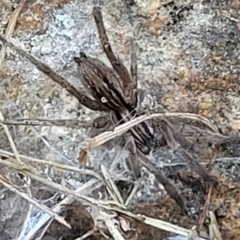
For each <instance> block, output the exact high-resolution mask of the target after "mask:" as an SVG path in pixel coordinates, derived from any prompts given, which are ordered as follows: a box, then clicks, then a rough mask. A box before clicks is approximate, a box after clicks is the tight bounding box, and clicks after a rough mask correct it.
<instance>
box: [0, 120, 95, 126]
mask: <svg viewBox="0 0 240 240" xmlns="http://www.w3.org/2000/svg"><path fill="white" fill-rule="evenodd" d="M0 123H1V124H5V125H26V126H59V127H71V128H79V127H85V128H86V127H91V126H92V125H93V123H91V122H89V121H88V122H87V121H81V120H74V119H41V118H36V119H28V118H26V119H14V120H5V121H2V122H1V121H0Z"/></svg>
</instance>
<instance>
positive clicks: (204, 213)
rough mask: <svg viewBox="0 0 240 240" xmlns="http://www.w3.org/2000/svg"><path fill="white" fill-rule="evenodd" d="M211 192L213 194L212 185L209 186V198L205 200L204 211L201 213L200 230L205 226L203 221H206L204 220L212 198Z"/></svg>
mask: <svg viewBox="0 0 240 240" xmlns="http://www.w3.org/2000/svg"><path fill="white" fill-rule="evenodd" d="M211 194H212V186H210V187H209V190H208V195H207V199H206V201H205V204H204V207H203V211H202V214H201V216H200V219H199V224H198V225H199V226H198V229H199V230H201V228H202V226H203V223H204V220H205V217H206V215H207V211H208V207H209V204H210V200H211Z"/></svg>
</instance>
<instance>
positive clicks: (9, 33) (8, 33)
mask: <svg viewBox="0 0 240 240" xmlns="http://www.w3.org/2000/svg"><path fill="white" fill-rule="evenodd" d="M25 2H26V0H23V1H22V2H21V3H19V4H18V6H17V8H16V9H15V10H14V11H13V13H12V15H11V17H10V19H9V21H8V25H7V29H6V33H5V37H6V39H7V40H9V39H10V38H11V36H12V34H13V32H14V29H15V26H16V23H17V19H18V16H19V14H20V12H21V10H22V8H23V6H24V4H25ZM5 52H6V46H2V49H1V52H0V66H1V65H2V62H3V60H4V58H5Z"/></svg>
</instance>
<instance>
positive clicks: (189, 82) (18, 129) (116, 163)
mask: <svg viewBox="0 0 240 240" xmlns="http://www.w3.org/2000/svg"><path fill="white" fill-rule="evenodd" d="M100 2H104V3H103V17H104V22H105V25H106V28H107V32H108V36H109V40H110V42H111V43H112V46H113V49H114V51H115V52H116V53H117V54H118V56H119V58H120V59H121V60H122V61H123V62H124V64H125V65H126V66H129V45H128V38H129V36H130V34H134V37H135V40H136V44H137V56H138V72H139V88H141V89H143V90H144V99H143V102H142V105H141V108H142V109H141V111H143V112H144V113H146V112H158V111H159V109H162V108H164V109H165V110H167V111H169V112H190V113H196V114H200V115H202V116H204V117H207V118H208V119H210V120H211V122H212V123H213V124H215V125H216V126H217V127H218V128H219V129H220V131H221V132H222V133H224V134H233V133H239V130H240V114H239V113H240V104H239V102H240V97H239V96H240V95H239V93H240V89H239V83H240V74H239V69H240V40H239V39H240V17H239V14H240V2H239V1H237V0H229V1H220V0H219V1H218V0H211V1H199V0H195V1H188V0H186V1H185V0H173V1H167V0H166V1H160V0H159V1H156V0H155V1H154V0H135V1H127V2H128V4H129V11H130V13H131V16H132V17H133V20H134V27H132V26H131V25H130V24H129V19H128V15H127V9H126V8H124V4H123V1H120V0H111V1H100ZM18 4H19V2H18V1H9V0H0V16H1V18H0V34H1V35H3V34H5V32H6V28H7V23H8V20H9V19H10V17H11V16H12V14H13V10H14V8H16V7H17V6H18ZM92 7H93V2H92V1H89V0H88V1H87V0H86V1H85V0H78V1H71V0H27V1H25V3H24V6H23V8H22V10H21V12H20V14H19V16H18V20H17V24H16V27H15V30H14V33H13V35H12V42H13V43H14V44H15V45H17V46H19V47H21V48H23V49H24V50H25V51H27V52H29V53H31V54H32V55H34V56H35V57H36V58H37V59H39V60H41V61H42V62H45V63H46V64H48V65H49V66H50V67H52V68H53V69H54V70H55V71H57V72H58V73H59V74H61V75H62V76H63V77H65V78H66V79H67V80H68V81H70V82H71V83H72V84H73V85H74V86H76V87H77V88H80V87H81V85H80V83H79V79H78V73H77V69H76V66H75V64H74V63H73V57H74V56H77V55H78V54H79V52H80V51H84V52H86V53H87V54H88V55H91V56H95V57H97V58H99V59H100V60H101V61H103V62H105V63H108V61H107V58H106V56H105V55H104V53H103V51H102V49H101V46H100V42H99V38H98V34H97V31H96V27H95V24H94V21H93V17H92ZM0 64H1V65H0V79H1V83H0V100H1V105H0V106H1V112H2V115H3V117H4V118H5V119H6V120H12V119H17V118H51V119H78V120H84V121H91V120H93V119H94V118H96V117H97V116H99V115H100V113H98V112H93V111H90V110H89V109H87V108H85V107H83V106H80V105H79V103H78V101H77V100H76V99H75V98H74V97H73V96H71V95H70V94H69V93H67V92H66V91H65V90H63V89H62V88H61V87H60V86H58V85H57V84H55V83H54V82H53V81H51V79H49V78H48V77H46V76H45V75H43V74H42V73H41V72H40V71H38V70H37V69H36V68H35V67H33V65H31V64H30V63H29V62H28V61H27V60H26V59H24V58H22V57H21V56H19V55H17V54H16V53H14V51H12V50H10V49H7V50H6V56H5V58H4V60H3V61H1V63H0ZM8 129H9V131H10V133H11V137H12V139H13V141H14V143H15V145H16V148H17V151H18V153H19V154H22V155H26V156H29V157H34V158H38V159H45V160H48V161H54V162H59V163H64V164H68V165H70V166H77V167H78V166H79V162H78V160H77V159H78V154H79V150H81V149H82V148H83V147H85V146H86V144H87V143H88V142H89V140H90V139H91V137H92V136H95V135H96V134H97V133H99V132H100V131H99V130H96V129H92V128H89V127H79V128H77V129H76V128H69V127H59V126H8ZM0 134H1V142H0V150H4V151H9V152H12V148H11V146H10V144H9V140H8V139H7V136H6V132H5V130H4V129H3V128H2V127H1V128H0ZM121 143H122V138H121V137H120V138H117V139H115V140H113V141H111V142H108V143H107V144H105V145H103V146H100V147H98V148H97V149H94V150H93V151H92V152H91V154H90V157H89V161H88V162H87V168H89V169H91V170H94V171H95V172H97V173H99V172H100V170H99V169H100V165H101V164H103V165H105V166H106V167H107V168H108V170H109V172H110V173H114V174H118V175H123V176H126V177H129V176H128V175H129V172H128V170H127V167H126V164H124V162H125V159H126V158H127V156H128V153H127V152H126V151H124V150H123V149H121V147H120V146H121ZM198 144H199V145H198ZM206 145H207V144H205V145H200V143H198V142H196V149H197V151H196V154H198V155H197V158H198V161H200V162H201V163H202V164H203V165H204V166H206V165H207V163H208V162H209V160H210V159H212V158H214V159H215V162H214V164H213V167H212V170H211V171H212V173H213V174H214V175H216V176H217V178H218V180H219V181H220V182H221V184H220V187H219V188H218V189H217V190H212V192H211V202H210V204H209V210H211V211H213V212H214V213H215V215H216V216H217V218H218V219H217V220H218V224H219V226H220V230H221V233H222V238H223V239H238V237H239V236H240V233H239V229H240V222H239V220H238V219H239V215H240V205H239V203H238V199H239V197H240V195H239V187H240V185H239V180H240V179H239V176H238V175H239V174H238V172H239V170H240V169H239V168H240V158H239V157H240V154H239V149H240V143H239V142H234V143H231V144H225V145H224V144H223V145H218V146H217V147H216V148H214V147H212V146H208V145H207V146H206ZM202 146H204V149H203V148H202ZM0 155H1V158H2V159H3V160H4V155H3V154H2V152H0ZM151 160H152V161H153V162H154V164H155V165H156V167H157V168H159V169H160V170H161V171H164V172H165V174H166V175H167V176H168V177H169V178H170V179H171V180H172V181H173V182H174V184H176V186H177V187H178V188H179V191H180V192H181V194H182V195H183V196H184V197H185V198H186V199H187V200H188V202H189V204H190V206H191V207H192V215H191V216H187V217H186V216H185V217H183V216H182V215H181V213H180V212H181V209H179V207H178V206H177V205H176V203H175V202H174V201H173V200H171V199H170V198H169V197H168V196H165V192H164V191H159V188H157V187H156V184H155V183H154V180H153V176H152V174H150V173H149V172H148V171H146V169H144V168H143V170H142V176H141V180H140V181H139V185H140V186H139V189H138V190H137V192H136V194H135V196H134V197H133V199H132V201H131V204H130V207H131V209H132V211H134V212H136V213H142V214H146V215H148V216H152V217H156V218H161V219H164V220H166V221H170V222H172V223H175V224H178V225H181V226H183V227H186V228H191V227H192V226H195V225H198V224H199V214H200V213H201V211H202V209H203V206H204V204H205V201H206V199H207V197H206V196H207V194H208V193H209V189H208V188H207V187H206V186H205V184H204V183H203V182H202V180H201V179H199V178H198V176H196V175H195V174H193V173H192V172H191V171H187V170H186V167H185V165H184V164H183V163H182V162H181V161H180V160H179V159H178V158H177V157H176V156H175V155H174V154H173V152H172V151H170V150H169V149H168V148H161V149H158V150H157V151H154V152H153V153H152V154H151ZM33 166H34V167H36V171H39V173H41V175H42V176H44V177H46V178H48V179H51V180H53V181H55V182H57V183H61V184H63V185H65V186H70V188H72V189H75V188H77V187H79V186H82V185H83V184H84V183H87V182H88V181H89V180H91V176H85V175H82V174H79V173H73V172H70V173H69V172H65V171H58V170H56V169H54V168H45V169H43V168H40V167H39V166H38V165H36V166H35V165H34V164H33ZM0 173H1V175H2V176H4V177H6V178H7V179H10V180H11V182H12V183H14V184H15V185H17V186H19V187H21V189H22V191H26V190H27V188H26V184H25V182H24V179H23V178H22V176H21V175H19V174H18V173H17V172H16V171H14V170H12V169H11V168H8V167H6V166H4V165H1V164H0ZM122 185H123V187H122ZM118 187H119V189H120V191H121V194H122V195H123V196H125V195H126V196H128V194H129V191H130V190H129V188H131V187H129V186H128V185H127V186H126V185H124V184H122V182H120V183H118ZM30 189H31V191H32V194H33V196H34V198H36V199H38V200H39V201H41V202H42V203H44V204H46V205H47V206H49V207H52V206H54V205H55V204H56V203H57V202H59V201H60V200H61V199H62V198H63V196H62V195H61V194H60V193H56V191H55V190H54V189H51V188H49V187H46V186H45V185H44V184H40V183H39V182H37V181H35V180H32V182H31V187H30ZM100 190H101V191H100ZM100 190H99V188H97V190H96V189H95V191H92V192H91V191H90V192H87V193H86V195H87V194H88V195H90V196H93V197H95V198H98V199H101V198H103V199H104V198H106V197H107V194H106V190H104V188H103V189H101V188H100ZM199 193H200V194H199ZM29 206H30V205H29V203H28V202H27V201H26V200H23V199H22V198H21V197H20V196H18V195H16V194H15V193H12V192H10V191H9V190H8V189H7V188H5V187H3V186H2V185H0V239H2V240H7V239H9V240H10V239H17V237H18V236H19V234H20V232H21V229H22V228H23V224H24V221H25V220H26V218H27V216H28V214H29ZM37 214H39V213H38V211H37V209H34V210H32V212H31V216H32V218H34V216H36V215H37ZM62 215H63V216H64V217H65V219H66V220H67V221H69V222H70V224H71V226H72V227H73V228H72V230H71V231H69V230H68V229H66V228H64V227H63V226H62V225H60V224H58V223H56V222H53V223H52V225H51V226H50V227H49V228H48V230H47V231H46V233H45V235H44V236H43V237H42V239H44V240H50V239H51V240H53V239H66V240H70V239H73V240H74V239H76V238H77V237H80V236H81V235H82V234H84V233H85V232H87V231H89V230H91V229H92V228H93V226H94V222H93V219H92V217H91V216H90V215H89V213H88V212H87V211H86V209H85V208H84V207H83V206H82V205H79V203H74V204H71V205H70V206H67V207H66V209H65V210H64V211H63V212H62ZM118 217H119V218H121V215H120V216H118ZM32 218H30V220H29V222H31V221H33V222H34V220H31V219H32ZM119 221H120V220H119ZM128 221H129V224H130V225H131V230H129V231H127V234H126V236H125V237H126V239H134V237H136V236H137V239H156V240H157V239H163V238H164V237H169V236H167V235H165V233H163V232H162V231H160V230H157V229H156V228H152V227H149V226H146V225H145V224H142V223H139V222H136V221H133V220H131V219H129V220H128ZM28 224H29V226H30V227H29V228H31V224H32V223H31V224H30V223H28ZM208 224H209V222H208V219H206V220H205V222H204V224H203V227H202V229H203V230H202V231H203V232H207V231H208V230H207V228H208ZM132 229H137V230H136V231H132ZM136 232H137V233H138V234H137V235H134V234H135V233H136ZM105 234H106V236H108V234H109V233H105ZM149 234H150V236H151V237H150V238H149V237H148V236H149ZM106 236H105V238H104V236H103V234H101V233H99V232H95V233H94V234H93V235H91V236H90V237H88V238H86V239H89V240H90V239H92V240H93V239H106ZM146 237H147V238H146ZM21 239H24V236H23V237H22V238H21ZM182 239H184V238H182Z"/></svg>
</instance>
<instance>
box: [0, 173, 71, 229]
mask: <svg viewBox="0 0 240 240" xmlns="http://www.w3.org/2000/svg"><path fill="white" fill-rule="evenodd" d="M0 182H1V183H2V184H3V185H4V186H5V187H6V188H8V189H9V190H10V191H12V192H14V193H16V194H18V195H19V196H21V197H22V198H24V199H26V200H27V201H29V202H30V203H31V204H33V205H35V206H36V207H38V208H39V209H41V210H42V211H44V212H46V213H47V214H49V215H50V216H51V217H53V218H54V219H55V220H57V221H58V222H59V223H61V224H63V225H64V226H66V227H68V228H71V226H70V225H69V224H68V223H67V222H66V221H65V220H64V218H62V217H60V216H59V215H58V214H56V213H55V212H53V211H52V210H51V209H49V208H48V207H46V206H45V205H42V204H40V203H38V202H37V201H36V200H34V199H32V198H31V197H30V196H28V195H27V194H26V193H24V192H21V191H20V190H19V189H18V188H17V186H14V185H13V184H12V183H10V182H9V181H8V180H7V179H6V178H4V177H3V176H1V175H0Z"/></svg>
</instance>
